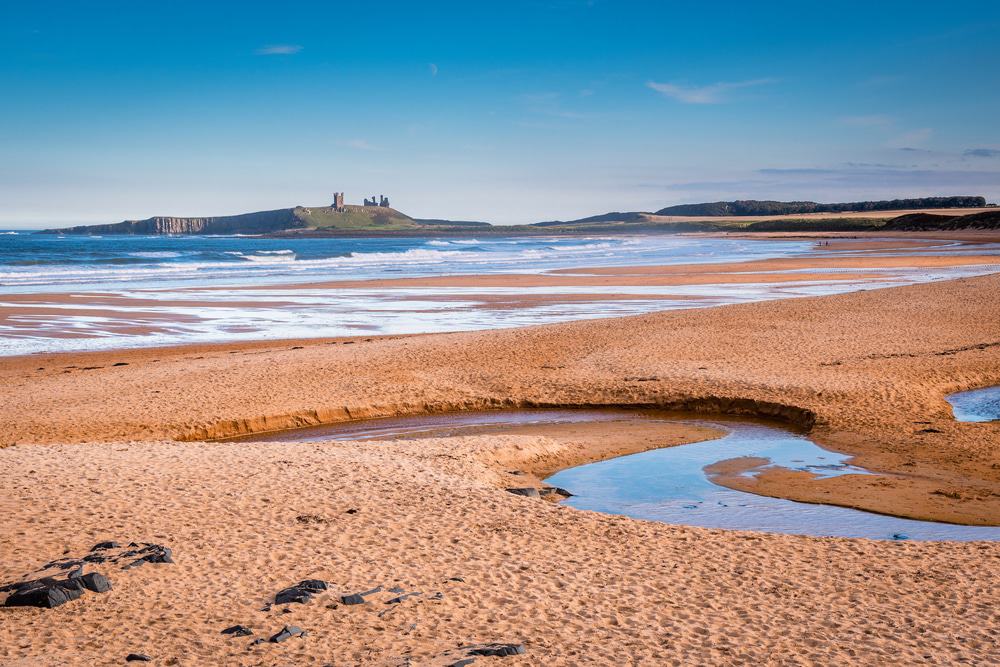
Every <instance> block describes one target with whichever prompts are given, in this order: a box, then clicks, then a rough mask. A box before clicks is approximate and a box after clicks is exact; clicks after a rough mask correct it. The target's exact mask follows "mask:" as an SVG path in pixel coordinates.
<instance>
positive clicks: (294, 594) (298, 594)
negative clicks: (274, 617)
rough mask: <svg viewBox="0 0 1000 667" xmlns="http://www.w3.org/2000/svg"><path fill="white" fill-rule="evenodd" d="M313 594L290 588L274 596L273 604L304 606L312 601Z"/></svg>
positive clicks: (305, 590) (308, 591)
mask: <svg viewBox="0 0 1000 667" xmlns="http://www.w3.org/2000/svg"><path fill="white" fill-rule="evenodd" d="M312 597H313V592H312V591H310V590H308V589H306V588H299V587H297V586H290V587H288V588H284V589H282V590H280V591H278V592H277V593H276V594H275V596H274V604H292V603H298V604H305V603H306V602H309V600H312Z"/></svg>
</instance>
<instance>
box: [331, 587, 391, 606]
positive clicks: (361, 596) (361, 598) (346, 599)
mask: <svg viewBox="0 0 1000 667" xmlns="http://www.w3.org/2000/svg"><path fill="white" fill-rule="evenodd" d="M380 592H382V587H381V586H376V587H375V588H373V589H371V590H370V591H364V592H363V593H351V594H349V595H341V596H340V601H341V602H343V603H344V604H364V603H365V598H366V597H368V596H369V595H374V594H375V593H380Z"/></svg>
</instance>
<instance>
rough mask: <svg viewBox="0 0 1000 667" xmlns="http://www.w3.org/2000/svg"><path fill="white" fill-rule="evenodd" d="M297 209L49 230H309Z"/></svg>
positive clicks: (154, 232) (136, 232)
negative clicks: (301, 228) (299, 228)
mask: <svg viewBox="0 0 1000 667" xmlns="http://www.w3.org/2000/svg"><path fill="white" fill-rule="evenodd" d="M295 211H296V209H294V208H281V209H277V210H274V211H258V212H256V213H243V214H240V215H226V216H219V217H208V218H180V217H172V216H155V217H152V218H146V219H145V220H125V221H124V222H118V223H114V224H109V225H80V226H77V227H69V228H68V229H46V230H45V232H46V233H50V234H53V233H58V234H134V235H150V236H152V235H159V234H266V233H269V232H278V231H282V230H285V229H294V228H297V227H305V223H304V222H303V221H302V220H301V219H300V218H299V217H298V216H297V215H296V213H295Z"/></svg>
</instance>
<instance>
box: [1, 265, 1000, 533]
mask: <svg viewBox="0 0 1000 667" xmlns="http://www.w3.org/2000/svg"><path fill="white" fill-rule="evenodd" d="M998 289H1000V276H995V275H994V276H986V277H981V278H969V279H960V280H955V281H944V282H938V283H929V284H923V285H914V286H909V287H899V288H888V289H882V290H875V291H868V292H853V293H848V294H843V295H838V296H831V297H810V298H800V299H792V300H785V301H772V302H758V303H752V304H743V305H736V306H722V307H718V308H712V309H694V310H687V311H667V312H660V313H655V314H650V315H639V316H631V317H627V318H618V319H607V320H593V321H579V322H571V323H565V324H554V325H542V326H536V327H528V328H516V329H506V330H496V331H475V332H463V333H452V334H424V335H414V336H390V337H377V336H367V337H363V338H360V339H353V340H350V339H343V338H341V339H335V340H322V339H320V340H300V341H282V342H260V343H256V344H253V345H242V344H219V345H208V346H180V347H176V348H159V349H145V350H118V351H113V352H95V353H82V354H81V353H75V354H73V355H72V359H73V362H74V363H68V361H69V357H67V356H66V355H60V354H50V355H31V356H28V357H9V358H5V359H4V360H3V361H2V362H0V378H2V379H3V380H4V383H3V384H4V389H3V390H2V394H0V395H2V396H3V398H4V401H5V404H7V405H8V406H10V407H9V409H8V415H9V416H8V419H7V420H6V421H5V423H4V424H2V425H0V442H2V443H3V444H13V443H18V442H21V443H24V442H73V441H75V442H84V441H101V440H103V441H114V440H123V439H160V438H173V439H182V440H190V439H205V438H222V437H229V436H236V435H241V434H246V433H253V432H258V431H265V430H275V429H283V428H293V427H297V426H307V425H310V424H320V423H329V422H334V421H341V420H345V419H357V418H365V417H373V416H393V415H401V414H410V413H420V412H440V411H447V410H469V409H496V408H503V407H515V406H530V407H535V406H552V407H563V406H648V407H663V408H673V409H678V408H679V409H685V408H690V407H692V406H694V407H696V408H697V409H699V410H701V411H706V412H710V411H711V410H713V409H717V410H718V411H719V412H736V413H738V412H740V411H743V412H745V413H749V414H751V415H755V416H763V417H768V416H770V417H778V418H779V419H780V418H782V417H784V419H785V420H788V421H794V420H796V419H799V417H797V416H796V414H797V413H796V411H804V414H805V413H808V414H812V415H815V420H816V425H815V427H814V428H813V433H812V435H813V436H814V437H815V438H816V440H817V441H818V442H820V443H821V444H822V445H823V446H825V447H828V448H830V449H833V450H835V451H839V452H843V453H848V454H852V455H854V456H856V457H857V460H858V462H859V464H860V465H862V466H863V467H865V468H868V469H870V470H875V471H882V472H884V473H889V475H873V476H871V479H867V478H865V479H855V478H837V479H833V480H823V481H822V482H815V483H808V484H804V485H803V486H804V487H805V488H806V489H810V490H809V491H801V492H800V491H797V492H796V493H798V494H799V497H800V498H802V499H805V498H806V496H808V495H810V494H811V495H812V497H814V498H817V497H818V498H822V497H824V496H826V497H829V496H830V495H831V493H830V489H831V487H832V488H833V489H834V490H835V493H833V494H832V495H835V496H837V497H838V498H839V499H841V500H843V501H844V502H845V503H848V504H850V505H851V506H855V507H860V508H870V509H872V510H874V511H881V512H884V513H890V514H897V515H900V516H907V517H911V518H931V519H940V520H944V521H957V522H960V523H983V524H994V525H995V524H997V523H998V522H1000V496H996V495H993V494H990V493H986V494H983V492H982V489H983V488H984V485H985V488H989V487H991V486H993V485H995V484H997V482H998V480H1000V470H998V469H1000V465H998V466H997V467H996V468H991V467H990V466H991V465H992V464H991V463H990V464H988V465H984V459H990V460H992V459H991V457H993V458H995V457H996V455H995V454H991V453H990V452H989V447H990V442H992V440H991V439H990V437H996V435H995V434H993V435H992V436H990V435H989V434H990V432H991V431H990V430H991V429H993V430H995V427H994V426H991V425H989V424H987V425H985V426H983V425H972V426H970V425H967V424H959V423H955V422H954V421H953V420H952V419H951V416H950V410H949V408H948V406H947V404H946V403H945V402H944V401H943V396H944V395H945V394H947V393H951V392H953V391H960V390H964V389H969V388H973V387H975V386H985V385H989V384H991V383H997V382H1000V341H994V340H993V338H992V337H995V331H993V330H992V329H991V327H990V325H989V323H990V322H995V321H1000V310H998V308H1000V306H997V305H994V302H995V299H994V298H993V294H995V292H996V291H997V290H998ZM927 317H933V318H938V319H942V320H943V321H944V322H945V323H940V322H939V323H938V324H937V325H936V326H935V327H934V330H933V331H928V330H927V329H928V328H929V327H923V326H919V325H918V323H919V322H920V321H922V320H923V319H926V318H927ZM915 326H916V327H917V328H918V329H919V330H920V334H919V337H917V338H914V336H915V335H916V334H915V332H914V331H913V327H915ZM664 336H666V337H667V338H666V340H669V341H670V355H669V356H667V357H663V356H659V355H656V354H655V352H654V350H655V349H656V347H657V345H656V344H655V343H651V342H650V341H651V340H657V339H660V338H662V337H664ZM817 341H823V342H822V343H820V342H817ZM723 350H725V352H723ZM487 358H490V359H491V362H490V366H489V367H488V370H487V367H483V366H481V364H482V363H484V361H485V360H486V359H487ZM445 359H447V360H448V361H447V363H445V362H444V360H445ZM115 364H119V365H115ZM121 364H127V365H121ZM265 376H266V378H267V379H266V380H265V379H264V378H265ZM630 377H632V378H655V379H654V380H653V381H643V382H638V381H635V380H628V379H626V378H630ZM332 378H337V381H336V382H335V383H333V384H331V383H330V379H332ZM421 378H424V379H421ZM208 387H211V388H212V390H213V393H212V394H211V395H207V396H206V395H204V390H205V389H207V388H208ZM321 387H322V389H321ZM164 388H167V391H164ZM126 396H127V397H128V400H125V401H122V397H126ZM195 396H198V398H197V399H195V398H194V397H195ZM319 397H322V398H319ZM116 403H118V405H115V404H116ZM67 406H71V407H69V408H67ZM852 413H853V414H852ZM39 417H41V419H39ZM914 422H930V425H927V424H914ZM927 429H933V430H936V431H939V433H920V434H917V431H924V430H927ZM983 432H985V433H986V435H987V438H986V439H983V440H979V438H981V437H982V434H983ZM973 433H977V434H979V435H973ZM869 440H871V441H872V442H868V441H869ZM914 441H916V442H919V443H920V447H919V449H915V448H914V447H913V446H912V443H913V442H914ZM874 443H877V444H874ZM945 443H948V444H947V445H946V444H945ZM997 462H998V463H1000V461H997ZM756 484H757V485H758V486H757V492H760V493H764V494H768V493H774V494H778V495H780V494H781V493H782V492H784V491H782V489H783V488H784V487H783V486H782V485H780V484H778V485H775V486H776V487H777V489H779V490H777V491H776V490H774V489H772V490H771V491H770V492H769V491H768V490H766V487H767V485H766V484H765V483H764V482H763V481H758V482H756ZM936 491H941V492H942V493H934V492H936ZM949 495H950V496H955V497H954V498H952V497H949ZM889 508H892V511H888V512H887V510H888V509H889Z"/></svg>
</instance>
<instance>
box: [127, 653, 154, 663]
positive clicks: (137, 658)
mask: <svg viewBox="0 0 1000 667" xmlns="http://www.w3.org/2000/svg"><path fill="white" fill-rule="evenodd" d="M151 660H152V658H151V657H149V656H148V655H146V654H145V653H129V654H128V655H127V656H125V662H149V661H151Z"/></svg>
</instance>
